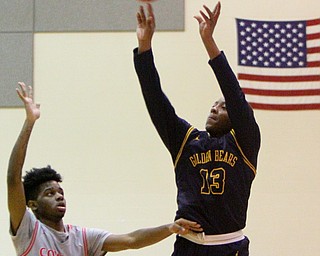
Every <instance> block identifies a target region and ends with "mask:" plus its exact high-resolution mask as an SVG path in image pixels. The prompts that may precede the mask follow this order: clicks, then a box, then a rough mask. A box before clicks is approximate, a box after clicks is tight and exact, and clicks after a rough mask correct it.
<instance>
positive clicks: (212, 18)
mask: <svg viewBox="0 0 320 256" xmlns="http://www.w3.org/2000/svg"><path fill="white" fill-rule="evenodd" d="M203 8H204V9H205V10H206V12H207V14H205V13H204V12H203V11H201V10H200V15H201V16H200V15H198V16H194V18H195V19H196V20H197V21H198V23H199V32H200V36H201V38H202V39H203V40H207V39H210V38H212V35H213V32H214V29H215V27H216V24H217V22H218V19H219V15H220V10H221V4H220V2H218V3H217V4H216V6H215V8H214V9H213V11H211V10H210V9H209V8H208V7H207V6H206V5H204V6H203Z"/></svg>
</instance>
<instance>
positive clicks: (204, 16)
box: [200, 11, 210, 22]
mask: <svg viewBox="0 0 320 256" xmlns="http://www.w3.org/2000/svg"><path fill="white" fill-rule="evenodd" d="M200 14H201V16H202V18H203V19H204V20H205V21H206V22H207V21H209V20H210V19H209V17H208V16H207V15H206V14H205V13H204V12H203V11H200Z"/></svg>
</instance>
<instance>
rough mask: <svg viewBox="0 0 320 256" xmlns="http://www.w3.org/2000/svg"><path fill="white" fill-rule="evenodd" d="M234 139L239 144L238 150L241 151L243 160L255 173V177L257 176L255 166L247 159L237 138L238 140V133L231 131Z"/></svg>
mask: <svg viewBox="0 0 320 256" xmlns="http://www.w3.org/2000/svg"><path fill="white" fill-rule="evenodd" d="M230 133H231V135H232V137H233V138H234V140H235V142H236V144H237V147H238V149H239V150H240V153H241V155H242V158H243V161H244V162H245V163H246V164H247V165H248V166H249V168H250V169H251V170H252V171H253V173H254V175H256V173H257V171H256V168H255V167H254V166H253V164H252V163H251V162H250V161H249V159H248V158H247V157H246V155H245V154H244V153H243V151H242V149H241V147H240V145H239V143H238V141H237V138H236V132H235V131H234V130H233V129H231V131H230Z"/></svg>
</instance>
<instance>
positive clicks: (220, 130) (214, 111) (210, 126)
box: [206, 98, 231, 137]
mask: <svg viewBox="0 0 320 256" xmlns="http://www.w3.org/2000/svg"><path fill="white" fill-rule="evenodd" d="M230 130H231V121H230V119H229V115H228V112H227V108H226V103H225V100H224V98H220V99H219V100H218V101H216V102H215V103H214V104H213V106H212V107H211V109H210V114H209V116H208V118H207V122H206V131H207V132H208V133H210V135H211V136H214V137H219V136H222V135H224V134H226V133H228V132H229V131H230Z"/></svg>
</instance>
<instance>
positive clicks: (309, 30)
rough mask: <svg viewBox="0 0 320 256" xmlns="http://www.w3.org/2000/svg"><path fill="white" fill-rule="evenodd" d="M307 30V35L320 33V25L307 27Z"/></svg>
mask: <svg viewBox="0 0 320 256" xmlns="http://www.w3.org/2000/svg"><path fill="white" fill-rule="evenodd" d="M306 30H307V31H306V32H307V34H315V33H319V31H320V25H314V26H307V28H306Z"/></svg>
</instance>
